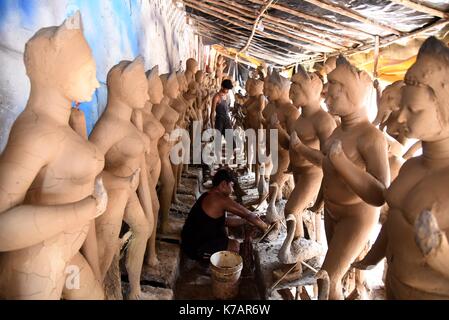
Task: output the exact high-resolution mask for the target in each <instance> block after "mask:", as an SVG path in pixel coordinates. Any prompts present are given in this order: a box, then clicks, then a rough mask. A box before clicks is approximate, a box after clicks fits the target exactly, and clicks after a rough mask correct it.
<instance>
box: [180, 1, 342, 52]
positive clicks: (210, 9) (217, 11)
mask: <svg viewBox="0 0 449 320" xmlns="http://www.w3.org/2000/svg"><path fill="white" fill-rule="evenodd" d="M183 2H184V4H185V5H186V6H189V7H191V8H194V9H196V10H199V11H202V12H204V13H207V14H209V15H212V16H215V17H217V18H220V19H222V20H225V21H228V22H231V21H232V22H231V23H234V24H236V25H239V24H240V26H241V27H242V28H245V29H248V30H251V29H252V28H251V27H249V26H247V25H244V24H242V23H240V22H237V21H235V20H230V19H225V17H223V16H222V15H226V16H228V17H232V18H235V19H237V20H240V21H243V22H246V23H248V24H250V25H252V21H251V20H249V19H245V18H243V17H241V16H239V15H237V14H233V13H231V12H228V11H225V10H222V9H219V8H217V7H214V6H210V5H208V4H204V3H201V2H198V1H197V0H183ZM206 9H208V10H206ZM214 12H215V13H214ZM213 13H214V14H213ZM218 14H221V15H218ZM266 29H268V30H271V31H274V32H277V33H280V34H281V35H284V34H283V33H282V32H280V31H279V30H276V29H275V28H272V27H268V26H267V27H266ZM256 32H257V33H258V34H261V35H264V36H265V37H270V34H268V33H267V32H262V31H259V30H256ZM274 36H275V37H277V40H278V41H282V42H285V43H289V44H292V45H295V46H302V47H304V48H306V49H308V50H311V51H318V50H317V48H316V47H310V46H308V45H303V44H302V45H300V44H298V43H297V42H293V41H291V40H289V39H287V38H285V37H280V36H276V35H274ZM289 36H290V35H289ZM290 37H292V38H295V39H296V40H300V41H303V42H306V43H309V44H313V45H318V46H320V47H322V49H323V50H322V51H328V52H329V50H330V52H332V51H334V50H335V48H332V47H329V46H327V45H325V44H323V43H320V42H318V41H314V40H310V39H307V38H304V37H300V36H290ZM325 48H327V49H325Z"/></svg>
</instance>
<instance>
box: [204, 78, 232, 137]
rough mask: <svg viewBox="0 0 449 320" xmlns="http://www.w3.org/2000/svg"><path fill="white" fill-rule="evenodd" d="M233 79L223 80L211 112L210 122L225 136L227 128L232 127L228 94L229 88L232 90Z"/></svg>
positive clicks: (213, 100) (213, 101) (214, 98)
mask: <svg viewBox="0 0 449 320" xmlns="http://www.w3.org/2000/svg"><path fill="white" fill-rule="evenodd" d="M232 88H233V85H232V81H231V80H228V79H226V80H223V82H222V83H221V89H220V91H218V93H217V94H216V95H215V96H214V97H213V99H212V107H211V113H210V122H211V125H212V128H215V129H217V130H218V131H220V133H221V134H222V135H223V136H224V135H225V130H226V129H232V122H231V118H230V117H229V107H230V105H231V101H230V99H229V96H228V92H229V90H232Z"/></svg>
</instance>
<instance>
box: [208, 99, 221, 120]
mask: <svg viewBox="0 0 449 320" xmlns="http://www.w3.org/2000/svg"><path fill="white" fill-rule="evenodd" d="M219 99H220V97H219V96H218V94H216V95H215V96H214V98H213V99H212V106H211V108H210V124H211V126H212V128H215V110H216V108H217V104H218V100H219Z"/></svg>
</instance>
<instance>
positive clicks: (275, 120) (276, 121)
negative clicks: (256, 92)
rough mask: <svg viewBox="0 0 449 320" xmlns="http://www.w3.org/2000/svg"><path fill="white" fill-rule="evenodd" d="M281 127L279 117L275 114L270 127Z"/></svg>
mask: <svg viewBox="0 0 449 320" xmlns="http://www.w3.org/2000/svg"><path fill="white" fill-rule="evenodd" d="M278 125H279V119H278V115H277V114H276V113H274V114H273V115H272V116H271V118H270V126H271V127H272V128H276V127H277V126H278Z"/></svg>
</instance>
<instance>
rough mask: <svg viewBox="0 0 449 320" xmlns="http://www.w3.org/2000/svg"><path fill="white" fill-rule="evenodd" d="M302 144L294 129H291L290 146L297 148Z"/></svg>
mask: <svg viewBox="0 0 449 320" xmlns="http://www.w3.org/2000/svg"><path fill="white" fill-rule="evenodd" d="M301 144H302V142H301V140H300V139H299V137H298V134H297V133H296V131H293V132H292V134H291V135H290V147H293V148H298V147H299V146H300V145H301Z"/></svg>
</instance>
